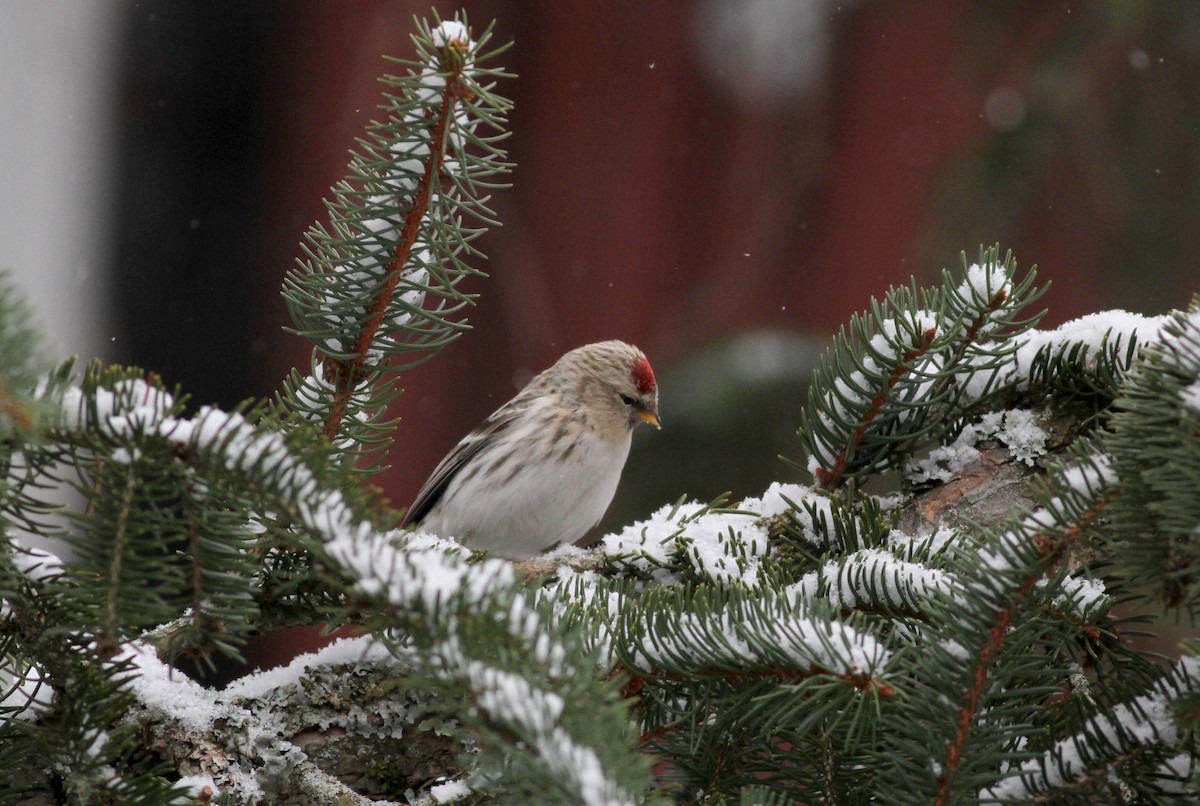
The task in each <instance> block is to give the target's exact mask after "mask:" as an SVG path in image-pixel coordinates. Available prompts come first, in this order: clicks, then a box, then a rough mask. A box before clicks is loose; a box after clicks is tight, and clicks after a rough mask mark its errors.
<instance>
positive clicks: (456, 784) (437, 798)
mask: <svg viewBox="0 0 1200 806" xmlns="http://www.w3.org/2000/svg"><path fill="white" fill-rule="evenodd" d="M470 794H471V787H469V786H467V784H466V782H465V781H463V780H462V779H461V778H459V779H458V780H455V781H447V782H446V783H444V784H434V785H433V786H431V787H429V797H430V798H431V799H432V802H433V803H435V804H437V803H453V802H454V801H456V800H462V799H463V798H465V797H468V796H469V795H470Z"/></svg>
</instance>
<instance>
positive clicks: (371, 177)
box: [282, 19, 511, 455]
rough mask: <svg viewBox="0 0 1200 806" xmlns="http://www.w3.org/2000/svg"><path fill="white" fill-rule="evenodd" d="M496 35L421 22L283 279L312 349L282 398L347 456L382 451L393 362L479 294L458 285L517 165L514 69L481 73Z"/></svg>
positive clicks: (425, 353)
mask: <svg viewBox="0 0 1200 806" xmlns="http://www.w3.org/2000/svg"><path fill="white" fill-rule="evenodd" d="M490 36H491V31H490V29H489V30H488V31H485V32H484V33H483V34H482V35H481V36H480V37H479V38H478V39H474V38H472V34H471V31H470V29H469V28H468V26H467V25H466V24H465V22H463V21H461V20H458V19H455V20H447V21H444V22H439V23H438V24H437V25H435V26H434V27H433V28H429V27H428V26H424V25H422V27H421V28H420V30H419V32H418V33H417V34H416V35H415V36H414V37H413V42H414V44H415V46H416V49H417V58H416V59H415V60H413V61H401V60H395V61H397V63H399V64H400V65H401V66H402V67H404V68H405V74H404V75H402V76H385V77H384V78H383V79H382V82H383V84H384V86H385V94H384V105H383V109H384V113H385V117H384V119H383V121H382V122H380V123H373V124H372V125H371V127H370V128H369V130H368V135H367V137H366V138H364V139H361V140H359V147H360V151H359V152H357V153H354V154H353V156H352V160H351V163H350V166H349V169H348V172H349V176H348V178H347V179H346V180H345V181H343V182H340V183H339V184H338V185H336V186H335V187H334V188H333V189H332V194H333V200H332V201H330V202H328V204H327V206H328V209H329V224H328V226H325V225H323V224H320V223H318V224H315V225H314V226H313V227H312V228H311V229H310V230H309V231H308V233H307V234H306V236H305V242H304V244H303V245H302V248H303V250H304V253H305V257H304V259H303V260H301V261H299V262H298V265H297V267H296V268H294V269H293V270H292V271H291V272H290V273H289V275H288V277H287V279H286V281H285V283H284V291H283V293H284V297H285V299H286V300H287V303H288V308H289V310H290V311H291V314H292V317H293V320H294V321H295V323H296V332H297V333H299V334H300V335H302V336H304V337H306V338H308V339H309V340H311V341H312V342H313V343H314V345H315V347H316V350H315V352H314V354H313V362H312V363H313V369H312V372H311V374H309V375H307V376H302V375H300V373H298V372H293V373H292V375H291V376H290V377H289V378H288V380H287V382H286V383H285V387H284V393H283V395H282V400H283V401H284V403H285V404H286V406H287V408H288V409H289V410H291V411H293V412H296V413H297V414H298V415H299V416H300V417H301V418H303V419H307V420H313V421H319V422H322V423H323V424H324V426H323V427H324V433H325V436H326V438H327V439H328V440H329V441H330V442H331V443H334V444H335V445H338V446H339V448H342V449H349V448H350V447H358V448H360V449H361V450H362V451H363V455H368V454H371V453H377V452H378V451H379V450H380V449H381V448H382V446H383V445H384V444H386V441H387V438H388V434H389V433H390V432H391V431H392V429H393V428H394V422H391V421H387V420H386V419H384V411H385V409H386V406H387V404H388V403H389V402H390V401H391V400H392V399H393V398H394V397H395V396H396V395H397V394H398V393H399V392H398V390H397V389H396V388H395V386H394V380H395V376H394V374H393V375H389V374H386V373H385V372H384V366H385V364H386V363H387V362H388V361H389V360H390V359H393V358H396V357H399V356H407V357H408V358H407V359H406V360H407V366H412V365H414V364H416V363H419V362H420V361H422V360H424V359H425V358H428V357H429V356H430V355H432V353H433V352H436V351H437V350H439V349H440V348H441V347H442V346H444V345H445V344H447V343H449V342H450V341H452V340H453V339H454V338H456V337H457V336H458V335H459V333H461V332H462V330H463V329H464V328H465V325H464V324H463V323H462V322H461V321H459V320H460V315H461V313H462V311H463V309H464V308H465V307H466V306H467V305H469V304H470V303H471V297H470V296H469V295H467V294H464V293H462V292H461V291H460V290H459V289H458V285H459V283H460V281H461V280H462V279H463V278H465V277H467V276H470V275H473V274H479V272H478V270H477V269H473V268H471V267H470V266H469V265H467V263H466V262H464V258H468V257H480V256H481V255H480V254H479V252H478V251H477V250H476V249H475V248H474V247H473V246H472V241H474V240H475V238H476V237H478V235H480V234H481V233H482V232H483V231H484V228H485V227H486V226H487V225H488V224H490V223H493V222H492V214H491V211H490V210H489V209H488V207H487V202H488V197H487V195H486V194H487V192H488V191H489V189H490V188H492V187H495V186H496V184H495V183H494V181H492V177H495V176H496V175H498V174H500V173H503V172H505V171H507V170H508V167H509V166H508V164H507V163H506V162H505V159H504V152H503V150H502V149H501V148H500V146H499V141H500V140H501V139H502V138H503V137H504V136H505V135H504V131H503V128H504V123H505V120H504V117H505V114H506V113H507V111H508V109H509V108H510V106H511V104H510V103H509V102H508V101H507V100H505V99H503V98H501V97H499V96H497V95H495V94H493V93H492V91H491V88H492V86H493V85H494V83H495V79H497V78H498V77H501V76H503V75H504V73H503V72H502V71H500V70H497V69H495V68H491V67H486V66H482V63H484V62H486V61H488V60H489V59H491V58H493V57H494V56H495V55H496V53H495V52H493V53H487V52H485V51H484V50H483V48H484V46H485V44H486V43H487V41H488V40H489V39H490ZM481 130H483V131H486V132H488V134H481V133H480V131H481ZM400 368H403V367H396V368H395V369H400Z"/></svg>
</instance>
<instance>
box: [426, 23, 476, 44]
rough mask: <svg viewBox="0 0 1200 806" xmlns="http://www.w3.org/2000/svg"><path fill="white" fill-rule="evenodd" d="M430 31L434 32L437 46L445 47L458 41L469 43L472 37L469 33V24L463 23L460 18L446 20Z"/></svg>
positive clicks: (434, 40)
mask: <svg viewBox="0 0 1200 806" xmlns="http://www.w3.org/2000/svg"><path fill="white" fill-rule="evenodd" d="M430 33H432V34H433V44H434V46H435V47H439V48H444V47H446V45H447V44H450V43H453V42H458V43H460V44H462V45H469V44H470V42H471V37H470V35H468V33H467V26H465V25H463V24H462V22H460V21H459V20H444V21H443V22H442V24H441V25H439V26H437V27H436V28H434V29H433V30H432V31H431V32H430Z"/></svg>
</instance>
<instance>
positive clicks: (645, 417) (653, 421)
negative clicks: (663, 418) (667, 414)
mask: <svg viewBox="0 0 1200 806" xmlns="http://www.w3.org/2000/svg"><path fill="white" fill-rule="evenodd" d="M635 416H636V417H637V418H638V419H639V420H641V421H642V422H643V423H650V425H652V426H654V427H655V428H657V429H658V430H660V431H661V430H662V424H661V423H659V421H658V415H657V414H655V413H654V412H652V411H649V410H646V411H639V412H638V413H637V414H636V415H635Z"/></svg>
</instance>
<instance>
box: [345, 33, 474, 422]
mask: <svg viewBox="0 0 1200 806" xmlns="http://www.w3.org/2000/svg"><path fill="white" fill-rule="evenodd" d="M448 47H449V48H456V49H457V50H459V51H461V50H462V49H463V48H465V47H466V46H465V44H463V43H461V42H458V41H457V40H455V41H454V42H451V43H449V45H448ZM443 64H444V66H448V67H449V70H448V72H447V74H446V84H445V87H444V88H443V90H442V103H441V107H440V108H439V110H438V115H437V118H436V120H434V122H433V124H432V126H431V127H430V138H429V139H430V143H429V156H428V157H427V158H426V162H425V172H424V173H423V174H422V176H421V179H420V181H419V182H418V183H417V188H416V190H415V191H414V192H413V198H412V207H410V208H409V210H408V212H407V213H406V214H405V216H404V227H403V229H402V230H401V235H400V240H399V242H397V244H396V249H395V252H394V254H393V255H392V259H391V261H390V262H389V263H388V265H387V269H386V270H385V273H386V277H385V279H384V283H383V287H382V288H381V289H380V290H379V293H378V294H377V295H376V297H375V299H374V300H373V301H372V303H371V307H370V309H369V311H368V316H367V321H366V324H365V325H364V326H363V329H362V331H361V332H360V333H359V334H358V339H357V340H356V341H355V342H354V349H353V353H354V358H353V359H350V360H348V361H338V360H334V359H329V358H326V359H325V366H326V368H327V370H328V371H329V372H330V374H331V375H332V376H333V377H332V380H333V386H334V392H333V402H332V403H331V404H330V406H329V415H328V416H327V417H326V418H325V437H326V438H327V439H328V440H329V441H330V442H332V441H333V440H334V438H335V437H336V436H337V432H338V428H339V427H340V426H341V424H342V420H343V419H345V417H346V409H347V407H348V406H349V403H350V398H351V397H352V395H353V394H354V387H355V386H356V385H357V382H358V376H359V373H360V372H361V371H362V368H363V365H364V363H365V362H366V359H367V351H368V350H369V349H370V347H371V345H372V344H373V343H374V342H375V339H376V337H377V336H378V335H379V331H380V329H381V328H382V326H383V322H384V319H385V318H386V316H387V311H388V307H389V306H390V305H391V302H392V297H394V296H395V294H396V286H397V285H399V283H400V278H401V277H403V276H404V268H405V266H406V265H407V264H408V259H409V257H410V256H411V255H412V250H413V246H414V245H415V244H416V242H417V236H418V235H419V234H420V231H421V221H422V219H424V218H425V214H426V212H427V211H428V210H429V199H430V196H431V193H432V189H433V182H434V179H435V178H437V176H438V174H439V173H440V172H441V168H442V160H443V159H444V157H445V151H446V139H447V138H446V132H447V130H448V129H449V126H450V121H451V120H452V119H453V114H454V107H455V104H456V103H457V102H458V100H459V99H462V98H469V97H470V96H471V90H470V89H469V88H467V87H465V86H463V83H462V81H463V72H464V69H465V60H463V59H446V60H444V62H443Z"/></svg>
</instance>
